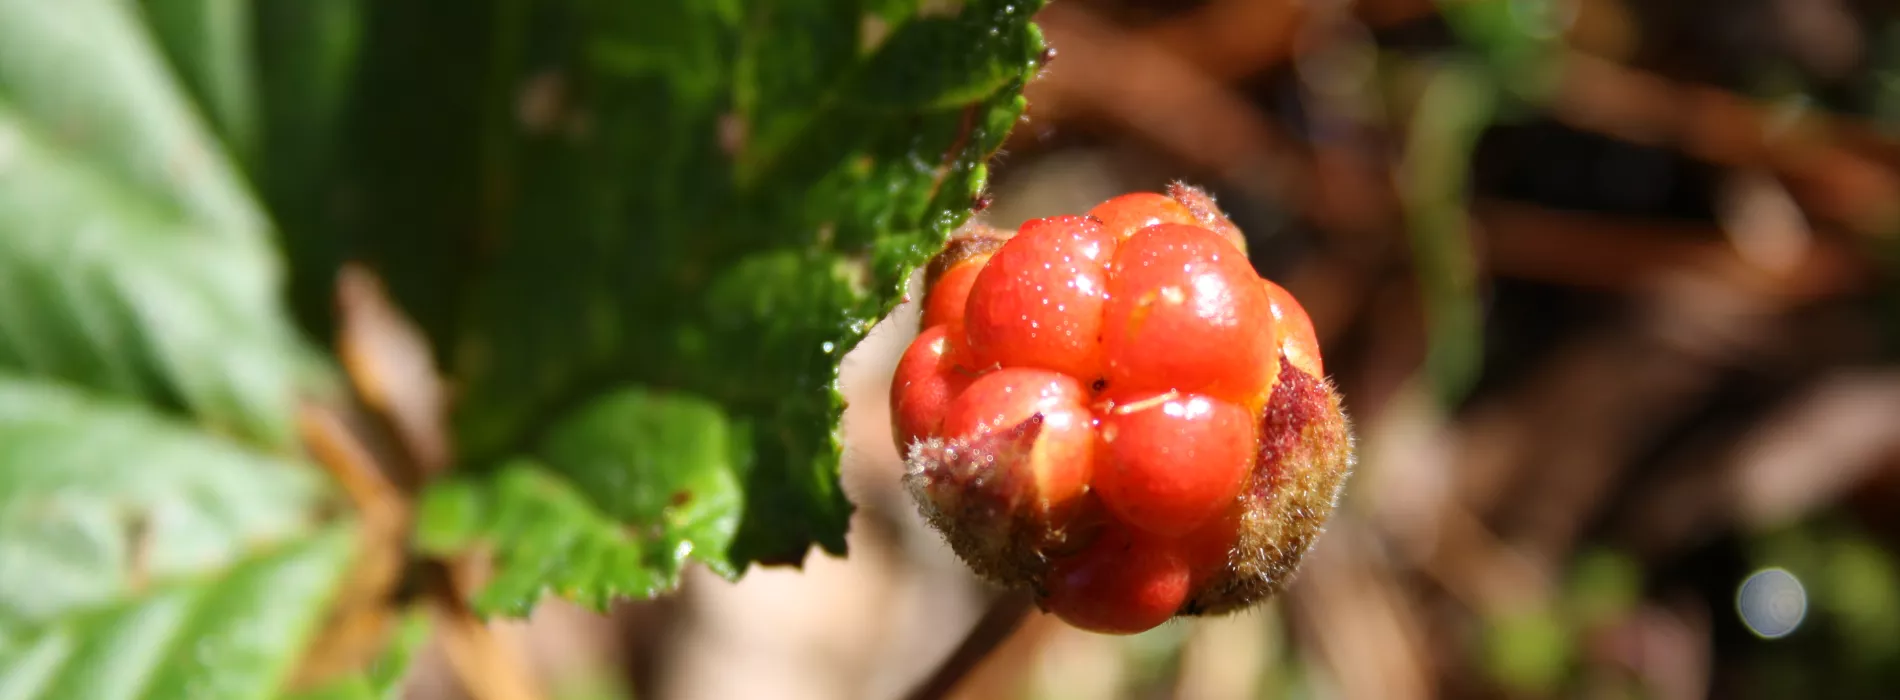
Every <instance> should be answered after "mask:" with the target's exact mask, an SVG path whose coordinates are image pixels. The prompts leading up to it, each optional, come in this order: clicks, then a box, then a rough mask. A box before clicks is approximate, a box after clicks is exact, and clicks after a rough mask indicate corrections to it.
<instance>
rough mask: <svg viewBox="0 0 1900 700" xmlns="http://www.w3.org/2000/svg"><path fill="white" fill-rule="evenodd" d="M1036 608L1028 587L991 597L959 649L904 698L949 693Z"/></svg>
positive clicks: (927, 699)
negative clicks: (986, 608) (987, 605)
mask: <svg viewBox="0 0 1900 700" xmlns="http://www.w3.org/2000/svg"><path fill="white" fill-rule="evenodd" d="M1033 610H1035V599H1034V597H1033V596H1032V595H1031V594H1030V593H1029V592H1028V591H1026V590H1020V589H1018V590H1012V591H1009V592H1007V593H1003V594H1002V595H999V596H997V597H996V599H994V600H992V601H990V607H989V610H987V611H984V613H983V617H982V618H981V619H978V620H977V621H976V625H975V626H973V627H971V628H970V633H969V634H968V635H965V636H964V637H963V641H962V642H961V643H958V644H957V649H956V651H953V652H951V653H950V656H949V657H948V658H946V659H944V660H943V663H941V664H938V666H937V670H935V671H932V672H931V674H930V676H929V677H927V678H925V679H924V681H923V682H922V683H919V684H917V687H916V688H913V689H911V691H910V693H909V694H907V695H905V696H904V698H905V700H940V699H941V698H947V697H950V694H951V692H953V691H955V690H956V689H957V686H958V685H961V684H962V683H963V680H964V679H965V678H967V677H969V675H970V673H971V672H973V671H975V670H976V668H977V667H978V666H980V665H982V663H983V660H984V659H987V658H989V656H990V654H991V653H992V652H994V651H996V648H997V647H999V646H1002V644H1003V642H1004V641H1005V640H1008V639H1009V638H1010V635H1013V634H1015V633H1016V630H1017V629H1018V628H1020V627H1022V625H1023V621H1024V620H1027V619H1029V613H1030V612H1031V611H1033Z"/></svg>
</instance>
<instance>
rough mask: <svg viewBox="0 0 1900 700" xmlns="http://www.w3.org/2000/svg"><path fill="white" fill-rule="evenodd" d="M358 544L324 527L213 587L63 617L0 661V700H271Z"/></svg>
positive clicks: (215, 579) (208, 580)
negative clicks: (2, 699)
mask: <svg viewBox="0 0 1900 700" xmlns="http://www.w3.org/2000/svg"><path fill="white" fill-rule="evenodd" d="M356 542H357V539H356V534H355V531H354V530H353V529H352V528H348V527H335V528H329V529H326V530H324V531H322V532H320V533H319V534H316V535H313V536H311V537H307V538H303V539H299V540H295V541H290V542H285V543H283V544H281V545H279V546H276V547H272V548H269V549H267V550H265V551H262V552H260V553H258V554H256V555H255V556H252V557H249V558H246V559H243V560H240V561H239V562H237V563H236V564H235V565H233V566H232V567H231V568H229V569H228V570H225V571H222V572H219V573H217V574H216V575H215V576H205V577H199V578H195V579H190V580H180V581H173V582H168V583H165V584H162V585H159V586H157V587H155V588H153V589H152V590H150V591H148V592H145V593H143V594H141V595H139V596H137V597H135V598H132V599H129V600H126V601H124V602H122V603H117V604H114V605H111V606H107V607H104V608H101V609H97V610H89V611H85V612H75V613H72V614H69V615H66V616H63V617H61V618H60V619H58V620H56V621H53V622H51V623H49V624H48V625H46V626H45V627H43V628H41V629H40V630H38V631H37V633H36V634H35V635H34V636H33V637H32V638H30V639H27V640H24V641H23V642H22V643H20V644H17V645H14V646H13V647H11V648H10V649H8V650H6V651H5V652H0V697H4V698H8V699H9V700H14V699H18V700H28V699H41V698H43V699H45V700H65V699H67V698H86V699H87V700H133V699H137V698H151V699H152V700H161V699H162V700H170V699H172V698H194V699H198V698H202V699H205V700H243V699H246V698H269V697H274V696H275V695H276V693H277V691H278V686H279V685H280V684H281V683H282V682H283V680H284V677H285V675H286V674H287V672H288V671H289V669H290V668H291V667H292V665H293V664H294V663H295V662H296V660H297V657H298V654H299V653H300V652H301V651H302V648H303V645H304V644H305V643H306V642H307V641H308V639H309V638H310V636H311V635H312V634H313V633H314V632H315V630H316V628H317V626H318V625H319V623H321V621H322V619H323V612H324V606H325V605H326V604H327V603H328V602H329V599H330V598H331V596H332V594H333V592H334V591H335V589H336V586H337V584H338V583H339V581H340V580H341V578H342V576H343V573H344V572H345V571H346V570H347V569H348V567H349V564H350V561H351V559H352V555H353V553H354V551H355V544H356Z"/></svg>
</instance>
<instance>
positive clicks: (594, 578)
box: [416, 460, 660, 617]
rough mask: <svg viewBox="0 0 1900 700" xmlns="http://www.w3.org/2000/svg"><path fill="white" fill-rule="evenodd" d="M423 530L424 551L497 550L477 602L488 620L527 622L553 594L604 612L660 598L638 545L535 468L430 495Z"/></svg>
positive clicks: (512, 467) (505, 471) (519, 467)
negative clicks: (623, 602)
mask: <svg viewBox="0 0 1900 700" xmlns="http://www.w3.org/2000/svg"><path fill="white" fill-rule="evenodd" d="M416 522H417V534H416V538H417V543H418V546H419V547H420V548H421V549H422V550H423V551H425V552H429V553H432V554H437V555H447V554H453V553H459V552H464V551H467V550H468V549H469V548H471V547H476V546H487V547H490V548H492V549H493V550H494V553H495V571H496V576H495V578H494V579H493V580H491V581H489V582H488V584H487V585H486V586H485V587H483V588H482V591H481V592H480V593H479V594H477V595H476V596H475V599H474V601H473V604H474V606H475V609H476V611H477V612H479V613H481V614H484V615H492V614H502V615H508V616H512V617H523V616H526V615H527V614H528V613H529V612H530V611H532V610H533V609H534V605H535V603H537V602H540V600H541V596H542V595H543V594H545V593H547V592H549V591H553V592H555V593H557V594H559V595H560V596H561V597H563V598H566V599H568V600H571V601H574V602H576V603H579V604H581V605H585V606H588V607H591V608H593V609H596V610H603V609H605V608H606V606H607V605H608V604H609V603H612V602H613V600H614V599H615V598H620V597H628V596H650V595H653V594H655V593H658V592H659V590H660V586H659V583H660V582H659V581H657V580H656V578H655V576H654V575H653V572H652V571H651V569H650V568H649V567H648V561H649V557H648V555H647V549H646V547H644V546H643V545H642V544H641V542H640V541H639V539H638V538H636V537H635V536H634V534H633V533H632V532H629V531H628V530H627V529H626V528H625V527H624V526H622V525H621V524H620V523H619V522H617V521H615V520H613V519H612V518H609V517H607V516H606V515H605V514H604V513H601V512H600V510H599V508H597V507H596V506H595V505H594V504H593V503H591V502H589V501H588V499H587V496H586V495H584V494H582V493H581V492H579V491H577V490H575V489H574V487H573V486H572V485H571V484H568V483H567V482H565V481H563V480H562V479H561V478H560V477H558V476H556V475H554V474H553V473H552V472H550V471H548V469H547V467H545V466H543V465H540V464H536V463H533V462H528V461H525V460H524V461H517V462H511V463H509V464H508V465H507V466H504V467H502V468H501V470H500V471H498V472H495V473H494V474H491V475H488V476H487V477H485V478H480V479H477V478H461V479H456V480H452V481H446V482H440V483H438V484H436V485H434V486H432V487H430V489H429V491H428V492H427V493H426V494H425V495H424V498H423V501H422V506H421V509H420V512H419V514H418V516H417V521H416Z"/></svg>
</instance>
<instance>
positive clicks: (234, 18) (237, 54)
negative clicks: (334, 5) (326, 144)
mask: <svg viewBox="0 0 1900 700" xmlns="http://www.w3.org/2000/svg"><path fill="white" fill-rule="evenodd" d="M139 4H140V6H141V7H142V8H143V9H144V11H145V21H146V24H148V25H149V26H150V27H151V28H152V34H153V36H154V37H155V38H156V39H157V40H158V45H159V48H160V49H162V50H163V51H164V52H165V55H166V57H168V58H170V59H171V65H172V68H173V69H174V70H175V71H176V72H177V74H178V78H179V80H180V81H182V82H183V83H184V86H185V88H186V89H187V90H189V91H190V92H191V96H192V97H193V98H194V99H195V100H196V101H197V103H198V105H199V109H200V111H201V112H202V113H203V114H204V116H205V118H206V119H207V120H209V121H210V123H211V124H212V125H213V126H214V127H215V128H216V130H217V132H218V133H219V134H220V135H222V136H223V137H224V144H225V146H226V147H227V148H229V149H230V151H231V152H232V153H233V154H235V155H236V156H237V159H238V160H239V161H240V162H245V161H249V160H250V156H251V154H252V153H253V152H254V151H255V150H256V146H257V94H256V91H257V89H256V85H257V77H256V75H255V74H254V71H255V70H256V61H255V56H254V55H253V53H252V50H251V49H252V46H253V42H252V34H251V32H252V22H251V20H252V12H253V8H252V0H140V2H139ZM316 4H322V3H316Z"/></svg>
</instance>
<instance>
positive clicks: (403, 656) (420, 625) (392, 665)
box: [286, 609, 434, 700]
mask: <svg viewBox="0 0 1900 700" xmlns="http://www.w3.org/2000/svg"><path fill="white" fill-rule="evenodd" d="M433 620H434V617H433V616H432V615H431V614H430V612H429V611H428V610H426V609H415V610H411V611H409V612H408V613H406V614H404V615H403V616H402V619H401V620H400V621H398V622H397V624H396V629H395V630H394V632H393V634H391V635H390V640H389V641H388V642H387V644H386V645H385V646H384V647H383V651H382V653H380V654H378V655H377V656H376V658H375V659H373V660H371V661H370V663H369V666H368V667H366V668H363V669H360V670H358V671H356V672H353V673H350V674H347V675H345V676H344V677H342V678H339V679H336V680H334V681H331V682H329V683H324V684H323V685H321V686H318V687H316V688H312V689H310V690H305V691H301V692H297V693H291V694H289V695H287V696H286V698H288V700H402V689H403V680H404V679H405V678H407V677H408V673H409V666H410V664H411V663H413V662H414V661H415V659H416V654H418V653H420V652H421V651H422V647H423V644H425V643H427V642H428V641H429V631H430V629H431V628H432V626H433V625H432V624H431V623H432V621H433Z"/></svg>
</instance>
